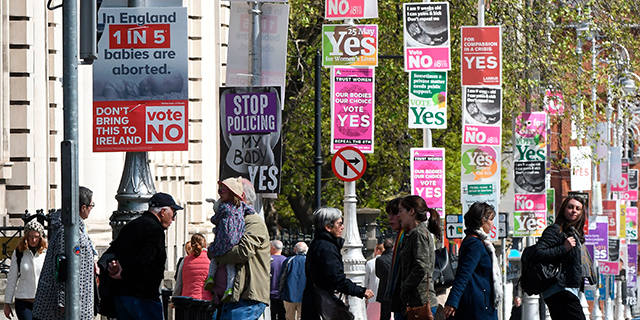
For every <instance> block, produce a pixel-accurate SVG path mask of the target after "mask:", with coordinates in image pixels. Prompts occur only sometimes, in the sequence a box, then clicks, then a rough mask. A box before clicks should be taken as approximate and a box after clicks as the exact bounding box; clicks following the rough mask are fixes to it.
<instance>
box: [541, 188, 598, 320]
mask: <svg viewBox="0 0 640 320" xmlns="http://www.w3.org/2000/svg"><path fill="white" fill-rule="evenodd" d="M584 207H585V204H584V200H583V199H582V198H580V197H575V196H569V197H568V198H566V199H564V201H563V202H562V205H561V206H560V211H558V212H557V213H556V221H555V223H554V224H552V225H550V226H549V227H547V228H546V229H545V230H544V232H543V233H542V237H540V240H538V243H537V244H536V247H537V249H538V250H537V251H538V258H539V260H540V261H541V262H543V263H552V264H554V265H558V264H562V267H561V269H560V274H559V275H558V277H557V279H558V281H557V282H556V284H554V285H553V286H551V287H550V288H549V289H547V290H545V291H544V292H542V297H543V298H544V302H545V303H546V304H547V307H548V308H549V313H550V314H551V319H554V320H560V319H562V320H571V319H577V320H585V317H584V312H583V311H582V306H581V305H580V299H579V298H578V294H579V291H580V290H582V289H583V285H584V278H583V276H582V266H581V260H580V248H578V247H576V241H580V242H581V243H584V223H585V220H586V217H585V213H584ZM576 237H577V239H576Z"/></svg>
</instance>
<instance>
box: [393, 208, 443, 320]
mask: <svg viewBox="0 0 640 320" xmlns="http://www.w3.org/2000/svg"><path fill="white" fill-rule="evenodd" d="M398 209H399V211H398V220H399V221H400V225H401V226H402V228H404V230H405V236H404V240H403V241H402V244H401V246H400V258H399V269H398V279H397V281H396V283H395V289H394V292H399V293H400V295H397V294H395V295H394V296H393V297H392V299H391V301H392V304H394V301H396V300H397V299H400V305H401V306H402V315H396V320H398V319H406V315H407V314H409V313H418V314H419V315H422V314H424V312H431V314H432V315H433V314H435V312H436V309H437V307H438V300H437V299H436V291H435V290H434V288H433V281H432V278H433V267H434V265H435V237H438V238H440V237H441V236H442V230H441V229H440V215H439V214H438V212H436V211H435V210H433V209H429V207H427V204H426V203H425V201H424V199H422V197H419V196H408V197H405V198H404V199H402V201H401V202H400V205H399V206H398ZM427 305H428V307H429V310H419V309H416V308H422V309H424V308H427ZM420 311H422V312H423V313H420ZM420 319H422V318H420Z"/></svg>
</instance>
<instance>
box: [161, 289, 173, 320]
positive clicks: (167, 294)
mask: <svg viewBox="0 0 640 320" xmlns="http://www.w3.org/2000/svg"><path fill="white" fill-rule="evenodd" d="M172 294H173V291H172V290H169V289H162V312H163V313H164V318H165V319H169V299H171V295H172Z"/></svg>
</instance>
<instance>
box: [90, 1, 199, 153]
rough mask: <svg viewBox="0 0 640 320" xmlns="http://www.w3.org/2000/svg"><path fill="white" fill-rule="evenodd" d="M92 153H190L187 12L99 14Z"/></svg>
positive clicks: (172, 9)
mask: <svg viewBox="0 0 640 320" xmlns="http://www.w3.org/2000/svg"><path fill="white" fill-rule="evenodd" d="M98 24H104V31H103V33H102V35H101V36H100V38H99V41H98V59H97V60H96V61H95V62H94V63H93V127H94V130H93V151H94V152H117V151H132V152H142V151H186V150H187V148H188V137H187V134H188V116H187V111H188V98H189V94H188V89H187V88H188V85H187V82H188V52H187V48H188V46H187V9H186V8H182V7H165V8H101V9H100V11H99V12H98Z"/></svg>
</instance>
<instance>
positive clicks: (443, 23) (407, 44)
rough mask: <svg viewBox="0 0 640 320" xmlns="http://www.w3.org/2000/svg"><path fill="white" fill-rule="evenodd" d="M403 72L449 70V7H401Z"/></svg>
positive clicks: (442, 4) (432, 4)
mask: <svg viewBox="0 0 640 320" xmlns="http://www.w3.org/2000/svg"><path fill="white" fill-rule="evenodd" d="M403 9H404V10H403V13H404V17H403V18H404V19H403V22H404V56H405V59H404V70H405V71H418V70H422V71H448V70H451V36H450V33H449V30H450V28H449V3H448V2H428V3H405V4H403Z"/></svg>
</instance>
